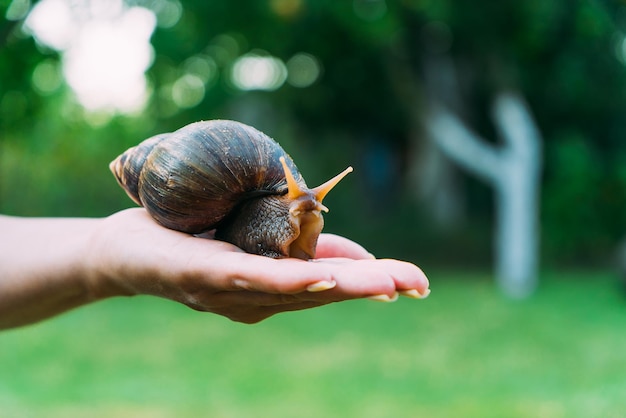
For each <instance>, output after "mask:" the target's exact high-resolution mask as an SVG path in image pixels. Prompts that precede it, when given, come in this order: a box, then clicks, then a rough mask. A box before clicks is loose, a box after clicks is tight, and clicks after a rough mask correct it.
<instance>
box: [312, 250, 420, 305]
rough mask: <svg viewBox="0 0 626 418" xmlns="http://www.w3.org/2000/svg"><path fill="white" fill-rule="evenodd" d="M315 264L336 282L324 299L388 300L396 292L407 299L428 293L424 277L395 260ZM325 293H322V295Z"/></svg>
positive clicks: (414, 269)
mask: <svg viewBox="0 0 626 418" xmlns="http://www.w3.org/2000/svg"><path fill="white" fill-rule="evenodd" d="M317 264H329V268H331V271H332V277H333V279H334V280H335V281H336V282H337V286H336V287H335V289H333V290H329V291H328V293H329V294H328V295H324V296H321V297H327V296H331V295H332V296H335V297H338V298H340V299H348V298H355V297H370V296H375V295H387V296H388V298H389V300H394V299H395V298H396V297H397V294H396V293H397V292H403V294H405V293H406V295H407V296H413V297H416V296H417V295H415V293H416V292H417V294H418V295H419V296H420V297H421V296H423V295H426V294H427V293H428V288H429V282H428V279H427V278H426V275H424V273H423V272H422V270H421V269H419V267H417V266H415V265H414V264H411V263H407V262H403V261H398V260H391V259H385V260H351V261H346V260H345V259H343V260H342V259H325V260H319V261H317ZM325 293H326V292H325Z"/></svg>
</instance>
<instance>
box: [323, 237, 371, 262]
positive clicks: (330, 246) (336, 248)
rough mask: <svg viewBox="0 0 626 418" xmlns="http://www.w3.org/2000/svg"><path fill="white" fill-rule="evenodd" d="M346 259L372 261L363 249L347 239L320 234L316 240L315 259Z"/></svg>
mask: <svg viewBox="0 0 626 418" xmlns="http://www.w3.org/2000/svg"><path fill="white" fill-rule="evenodd" d="M329 257H346V258H352V259H355V260H357V259H373V258H374V256H373V255H372V254H370V253H369V252H368V251H367V250H366V249H365V248H363V247H362V246H361V245H359V244H357V243H356V242H354V241H352V240H349V239H348V238H344V237H341V236H339V235H334V234H321V235H320V236H319V238H318V240H317V250H316V258H329Z"/></svg>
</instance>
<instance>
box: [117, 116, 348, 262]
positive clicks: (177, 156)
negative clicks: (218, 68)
mask: <svg viewBox="0 0 626 418" xmlns="http://www.w3.org/2000/svg"><path fill="white" fill-rule="evenodd" d="M109 167H110V169H111V171H112V172H113V174H114V176H115V178H116V179H117V181H118V183H119V184H120V185H121V186H122V188H123V189H124V190H125V191H126V193H127V194H128V196H129V197H130V198H131V199H132V200H133V201H135V202H136V203H137V204H139V205H140V206H143V207H144V208H145V209H146V210H147V211H148V213H149V214H150V215H151V216H152V217H153V218H154V219H155V220H156V221H157V222H158V223H159V224H161V225H163V226H165V227H166V228H170V229H174V230H177V231H181V232H185V233H189V234H201V233H204V232H207V231H211V230H215V238H216V239H219V240H223V241H227V242H230V243H232V244H234V245H236V246H238V247H239V248H241V249H243V250H244V251H246V252H248V253H252V254H259V255H263V256H267V257H272V258H285V257H295V258H300V259H304V260H309V259H311V258H314V257H315V247H316V245H317V239H318V236H319V234H320V233H321V231H322V228H323V226H324V220H323V217H322V212H328V208H326V207H325V206H324V205H323V204H322V200H323V199H324V197H325V196H326V194H327V193H328V192H329V191H330V190H331V189H332V188H333V187H334V186H335V185H336V184H337V183H338V182H339V181H340V180H341V179H342V178H343V177H344V176H345V175H347V174H348V173H350V172H351V171H352V167H348V168H347V169H346V170H344V171H343V172H342V173H340V174H338V175H337V176H335V177H333V178H332V179H330V180H328V181H327V182H325V183H324V184H322V185H320V186H318V187H315V188H313V189H309V188H308V187H307V186H306V183H305V182H304V179H303V178H302V175H301V174H300V173H299V172H298V170H297V168H296V166H295V164H294V163H293V161H292V159H291V157H289V155H287V153H286V152H285V151H284V150H283V149H282V148H281V146H280V145H279V144H278V143H277V142H276V141H274V140H273V139H272V138H270V137H269V136H267V135H265V134H264V133H262V132H260V131H258V130H257V129H255V128H253V127H251V126H248V125H245V124H243V123H240V122H235V121H229V120H211V121H202V122H195V123H192V124H189V125H187V126H184V127H182V128H180V129H179V130H177V131H175V132H172V133H166V134H159V135H156V136H153V137H151V138H148V139H146V140H145V141H143V142H141V143H140V144H139V145H137V146H135V147H132V148H129V149H128V150H127V151H126V152H124V153H123V154H121V155H120V156H118V157H117V158H116V159H115V160H113V161H112V162H111V164H110V166H109Z"/></svg>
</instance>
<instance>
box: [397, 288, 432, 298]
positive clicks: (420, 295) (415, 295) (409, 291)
mask: <svg viewBox="0 0 626 418" xmlns="http://www.w3.org/2000/svg"><path fill="white" fill-rule="evenodd" d="M400 294H401V295H402V296H406V297H408V298H412V299H426V298H427V297H428V295H430V289H426V290H424V293H420V292H419V291H418V290H417V289H407V290H400Z"/></svg>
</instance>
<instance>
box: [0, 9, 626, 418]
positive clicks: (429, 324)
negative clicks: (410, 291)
mask: <svg viewBox="0 0 626 418" xmlns="http://www.w3.org/2000/svg"><path fill="white" fill-rule="evenodd" d="M625 6H626V4H624V3H623V2H620V1H599V0H598V1H591V0H588V1H584V0H577V1H564V0H557V1H551V2H542V1H526V2H488V1H475V2H462V1H452V0H440V1H429V0H398V1H384V0H345V1H330V0H326V1H322V0H320V1H307V0H263V1H241V0H240V1H216V0H211V1H205V2H192V1H179V0H134V1H130V0H129V1H125V2H122V1H97V0H91V1H89V0H76V1H69V0H40V1H33V2H31V1H28V0H12V1H7V0H2V1H0V12H1V18H2V20H1V21H0V212H1V213H5V214H10V215H21V216H90V217H91V216H97V217H101V216H107V215H109V214H111V213H113V212H115V211H118V210H121V209H123V208H127V207H130V206H132V202H131V201H130V200H129V199H128V198H127V196H126V195H125V193H123V191H122V190H121V189H120V188H119V186H118V185H117V184H116V182H115V180H114V179H113V177H112V175H111V174H110V172H109V171H108V167H107V166H108V163H109V161H111V160H112V159H113V158H114V157H115V156H117V155H118V154H119V153H120V152H122V151H123V150H125V149H126V148H128V147H130V146H133V145H135V144H137V143H138V142H139V141H141V140H142V139H144V138H147V137H149V136H152V135H154V134H157V133H161V132H169V131H173V130H176V129H178V128H179V127H182V126H184V125H186V124H188V123H191V122H194V121H197V120H206V119H217V118H225V119H235V120H239V121H242V122H245V123H248V124H251V125H253V126H255V127H257V128H258V129H260V130H262V131H264V132H265V133H267V134H268V135H270V136H272V137H273V138H275V139H276V140H278V141H279V142H280V143H281V145H282V146H283V147H284V148H285V149H286V150H287V152H288V153H289V154H291V156H292V157H293V159H294V161H295V162H296V164H297V165H298V167H299V168H300V171H301V172H302V173H303V175H304V177H305V179H306V180H307V183H308V184H309V185H311V186H313V185H317V184H319V183H321V182H322V181H324V180H326V179H327V178H329V177H330V176H331V175H334V174H335V173H337V172H339V171H340V170H342V169H343V168H345V166H347V165H352V166H354V168H355V172H354V173H353V174H351V175H350V176H349V177H348V178H346V180H344V181H343V182H342V183H341V184H340V185H339V186H338V187H337V189H336V190H334V191H333V193H332V194H331V195H329V197H328V198H327V200H326V201H325V203H327V206H329V207H330V209H331V212H330V213H329V214H328V215H327V216H326V227H325V230H326V231H328V232H334V233H339V234H342V235H345V236H348V237H350V238H352V239H354V240H356V241H358V242H360V243H362V244H363V245H364V246H366V247H367V248H368V249H370V250H371V251H372V252H373V253H374V254H376V255H377V256H378V257H393V258H400V259H405V260H409V261H412V262H414V263H416V264H418V265H420V266H421V267H422V268H423V269H424V270H425V272H426V273H427V275H428V276H429V278H430V280H431V289H432V295H431V296H430V297H429V298H428V299H427V300H424V301H411V300H405V299H401V300H400V301H398V302H396V303H394V304H389V305H387V304H376V303H374V302H371V301H354V302H346V303H343V304H337V305H331V306H327V307H323V308H320V309H316V310H312V311H306V312H297V313H290V314H284V315H279V316H277V317H274V318H270V319H269V320H267V321H265V322H263V323H261V324H258V325H254V326H244V325H241V324H235V323H232V322H229V321H228V320H226V319H223V318H218V317H215V316H211V315H206V314H204V315H203V314H199V313H197V312H194V311H191V310H189V309H187V308H185V307H182V306H178V305H175V304H173V303H172V302H168V301H162V300H156V299H153V298H147V297H146V298H134V299H132V300H131V299H117V300H110V301H106V302H102V303H99V304H96V305H93V306H88V307H84V308H81V309H78V310H76V311H73V312H70V313H68V314H65V315H62V316H60V317H58V318H54V319H52V320H50V321H47V322H44V323H41V324H37V325H34V326H30V327H27V328H24V329H18V330H12V331H8V332H4V333H3V334H1V335H0V411H3V413H4V414H6V415H7V416H11V417H13V416H15V417H38V416H46V417H56V416H58V417H66V416H102V417H104V416H113V415H115V416H128V417H143V416H150V417H155V416H156V417H174V416H176V417H178V416H211V417H247V416H267V417H270V416H271V417H283V416H284V417H309V416H310V417H317V416H329V417H334V416H337V417H339V416H341V417H343V416H362V417H385V416H401V417H404V416H406V417H414V416H425V417H426V416H427V417H439V416H440V417H450V416H460V417H478V416H480V417H490V416H493V417H589V416H605V417H610V416H615V417H617V416H623V414H624V413H625V411H626V396H624V395H625V394H626V358H625V357H624V354H623V353H624V352H626V334H625V332H624V330H626V293H625V292H626V289H625V288H624V283H623V279H624V277H623V273H624V271H623V270H624V268H623V265H624V264H626V262H625V261H623V260H622V261H620V258H621V257H620V253H622V252H623V250H622V247H623V244H622V241H623V239H624V237H625V236H626V210H625V209H626V122H624V120H625V119H624V116H623V113H624V112H625V111H626V7H625ZM512 167H513V168H515V167H518V168H519V171H515V170H514V169H513V168H512ZM513 172H515V173H517V174H511V173H513ZM515 181H521V183H515ZM520 184H521V185H522V186H520V187H519V188H518V187H517V186H516V185H518V186H519V185H520ZM519 196H522V197H524V199H517V200H516V199H515V197H519ZM520 200H521V201H520ZM509 210H510V211H509ZM503 213H512V214H514V216H509V217H506V216H502V214H503ZM0 233H1V231H0ZM516 234H518V235H516ZM511 249H513V250H511ZM623 257H626V256H623ZM520 272H521V273H520ZM520 283H521V285H520Z"/></svg>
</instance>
